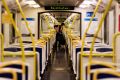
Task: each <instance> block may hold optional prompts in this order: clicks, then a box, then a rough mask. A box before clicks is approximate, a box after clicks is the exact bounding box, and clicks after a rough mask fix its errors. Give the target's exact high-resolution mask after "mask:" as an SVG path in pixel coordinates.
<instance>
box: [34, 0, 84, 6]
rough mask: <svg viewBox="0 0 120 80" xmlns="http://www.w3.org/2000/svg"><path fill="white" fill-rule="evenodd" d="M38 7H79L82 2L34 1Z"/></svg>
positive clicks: (76, 0) (75, 0)
mask: <svg viewBox="0 0 120 80" xmlns="http://www.w3.org/2000/svg"><path fill="white" fill-rule="evenodd" d="M35 1H36V2H37V3H39V4H40V6H43V7H44V6H50V5H58V4H60V5H64V6H79V4H80V3H81V2H82V1H83V0H35Z"/></svg>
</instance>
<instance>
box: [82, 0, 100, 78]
mask: <svg viewBox="0 0 120 80" xmlns="http://www.w3.org/2000/svg"><path fill="white" fill-rule="evenodd" d="M101 2H102V0H99V1H98V3H97V6H96V8H95V10H94V13H93V15H92V18H91V19H90V22H89V24H88V27H87V28H86V30H85V32H84V34H83V37H82V46H81V56H80V63H81V64H82V54H83V52H84V51H83V49H84V45H85V42H84V41H85V38H86V34H87V32H88V30H89V29H90V25H91V23H92V20H93V18H94V16H95V14H96V13H97V11H98V8H99V6H100V3H101ZM81 64H80V65H81ZM80 72H81V73H82V72H83V70H82V67H80ZM80 76H81V78H80V80H82V79H83V78H82V74H80Z"/></svg>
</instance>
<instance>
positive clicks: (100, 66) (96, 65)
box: [85, 64, 111, 80]
mask: <svg viewBox="0 0 120 80" xmlns="http://www.w3.org/2000/svg"><path fill="white" fill-rule="evenodd" d="M102 68H111V67H109V66H107V65H101V64H94V65H91V66H90V69H91V70H94V69H102ZM87 69H88V66H86V68H85V72H86V74H85V75H86V80H88V77H87V75H88V74H87V73H88V72H87ZM92 79H93V73H91V74H90V80H92Z"/></svg>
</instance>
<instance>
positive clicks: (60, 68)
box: [50, 49, 71, 80]
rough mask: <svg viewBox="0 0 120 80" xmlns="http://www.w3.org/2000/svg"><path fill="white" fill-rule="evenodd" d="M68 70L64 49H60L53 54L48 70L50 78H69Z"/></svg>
mask: <svg viewBox="0 0 120 80" xmlns="http://www.w3.org/2000/svg"><path fill="white" fill-rule="evenodd" d="M69 71H70V68H69V66H68V60H67V55H66V53H65V50H64V49H60V50H59V51H58V52H56V54H55V56H54V60H53V64H52V68H51V71H50V80H71V79H70V72H69Z"/></svg>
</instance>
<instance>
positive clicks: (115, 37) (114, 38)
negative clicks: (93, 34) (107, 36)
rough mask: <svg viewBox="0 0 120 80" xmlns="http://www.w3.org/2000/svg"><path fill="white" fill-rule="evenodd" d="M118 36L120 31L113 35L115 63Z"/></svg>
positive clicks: (114, 60) (114, 59)
mask: <svg viewBox="0 0 120 80" xmlns="http://www.w3.org/2000/svg"><path fill="white" fill-rule="evenodd" d="M118 36H120V32H118V33H116V34H115V35H114V37H113V55H114V57H113V62H114V63H115V62H116V56H115V54H116V39H117V37H118Z"/></svg>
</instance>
